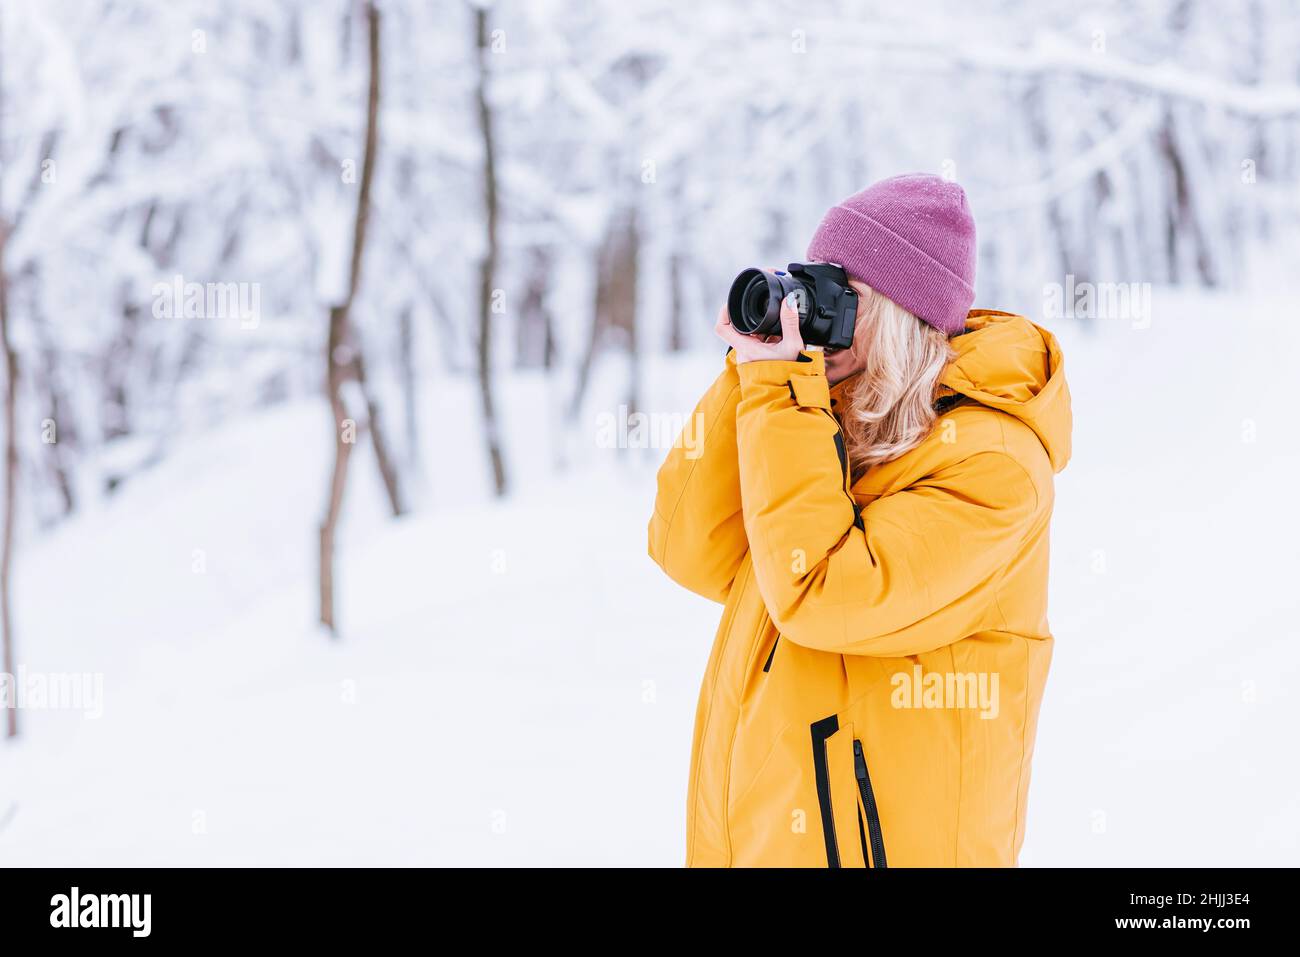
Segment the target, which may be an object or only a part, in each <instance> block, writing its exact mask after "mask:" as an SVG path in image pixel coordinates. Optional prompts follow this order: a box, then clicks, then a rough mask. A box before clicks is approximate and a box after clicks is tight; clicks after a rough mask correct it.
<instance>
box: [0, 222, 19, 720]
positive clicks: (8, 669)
mask: <svg viewBox="0 0 1300 957" xmlns="http://www.w3.org/2000/svg"><path fill="white" fill-rule="evenodd" d="M8 239H9V228H8V226H7V224H6V223H5V222H4V221H3V220H0V351H2V352H3V354H4V363H5V398H4V418H5V451H4V473H5V497H4V523H5V527H4V539H3V542H2V543H0V630H3V632H4V673H5V674H7V675H12V674H14V673H15V671H14V621H13V610H12V607H11V603H10V594H9V588H10V580H11V579H12V577H13V560H14V512H15V507H14V505H15V500H16V498H17V494H18V435H17V431H16V429H17V418H18V417H17V412H16V409H17V404H18V354H17V353H16V352H14V348H13V344H12V342H11V341H10V338H9V282H8V279H7V277H6V276H5V265H4V250H5V243H6V242H7V241H8ZM11 704H13V702H11ZM5 715H6V719H5V733H6V734H7V735H8V736H9V737H11V738H14V737H17V736H18V708H17V707H9V708H6V709H5Z"/></svg>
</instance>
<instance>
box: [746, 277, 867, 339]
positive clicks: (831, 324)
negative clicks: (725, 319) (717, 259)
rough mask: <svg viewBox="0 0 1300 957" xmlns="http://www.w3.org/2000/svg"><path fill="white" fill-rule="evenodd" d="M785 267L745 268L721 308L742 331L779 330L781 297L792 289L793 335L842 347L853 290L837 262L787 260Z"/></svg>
mask: <svg viewBox="0 0 1300 957" xmlns="http://www.w3.org/2000/svg"><path fill="white" fill-rule="evenodd" d="M786 268H787V270H788V271H787V272H784V273H782V272H777V273H770V272H765V271H764V270H762V269H746V270H744V271H743V272H742V273H741V274H740V275H739V276H737V277H736V279H735V281H734V282H733V283H732V284H731V292H730V293H729V294H728V296H727V312H728V313H730V315H731V325H732V326H733V327H735V329H736V331H737V332H739V333H741V334H743V335H746V336H774V335H780V333H781V300H783V299H784V298H785V297H786V296H788V295H789V294H790V293H792V292H793V293H795V300H796V301H797V302H798V304H799V306H798V312H799V334H800V335H801V336H803V341H804V343H805V344H807V345H810V346H824V347H826V348H828V349H847V348H848V347H849V346H850V345H852V344H853V325H854V322H855V321H856V320H857V317H858V294H857V293H856V292H854V291H853V287H852V286H850V285H849V277H848V276H847V275H845V272H844V269H843V267H842V266H837V265H835V264H834V263H790V265H789V266H788V267H786Z"/></svg>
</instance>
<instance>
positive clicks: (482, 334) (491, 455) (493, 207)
mask: <svg viewBox="0 0 1300 957" xmlns="http://www.w3.org/2000/svg"><path fill="white" fill-rule="evenodd" d="M474 43H475V46H476V48H477V51H478V85H477V88H476V90H475V100H476V102H477V105H478V124H479V132H480V133H481V134H482V137H483V201H484V206H485V207H486V209H485V213H486V215H485V217H484V219H485V221H486V224H487V248H486V250H485V251H484V254H483V262H482V263H481V264H480V266H479V289H478V299H479V320H478V382H479V397H480V400H481V402H482V406H483V432H484V437H485V438H486V440H487V452H488V460H489V461H490V462H491V464H492V483H493V489H494V491H495V492H496V494H497V496H498V497H501V496H503V495H505V494H506V488H507V485H506V466H505V458H504V456H503V455H502V452H501V430H500V427H499V425H498V422H497V413H496V400H495V397H494V396H493V393H492V290H493V288H494V287H493V277H494V276H495V274H496V269H497V258H498V255H499V249H498V237H497V219H498V203H497V171H496V144H495V142H494V140H493V136H492V108H491V106H490V105H489V104H488V96H487V87H488V56H489V53H490V51H489V49H488V25H487V11H486V10H484V9H483V8H482V7H475V9H474Z"/></svg>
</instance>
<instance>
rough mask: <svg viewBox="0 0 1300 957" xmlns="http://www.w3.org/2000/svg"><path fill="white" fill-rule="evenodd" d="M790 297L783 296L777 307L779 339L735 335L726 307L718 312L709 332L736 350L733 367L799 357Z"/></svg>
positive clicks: (800, 341)
mask: <svg viewBox="0 0 1300 957" xmlns="http://www.w3.org/2000/svg"><path fill="white" fill-rule="evenodd" d="M793 296H794V293H791V294H790V295H789V296H786V297H785V299H784V300H783V301H782V303H781V337H780V338H777V337H775V336H762V337H760V336H746V335H743V334H742V333H739V332H737V331H736V329H735V327H734V326H732V324H731V316H730V314H729V313H728V312H727V307H726V306H723V307H722V309H720V310H719V311H718V322H717V325H715V326H714V327H713V331H714V332H716V333H717V334H718V338H719V339H721V340H722V341H723V342H725V343H726V344H727V345H729V346H731V348H733V349H735V350H736V364H737V365H740V364H741V363H743V362H756V361H761V360H764V359H785V360H791V359H796V358H798V357H799V353H800V352H801V351H802V350H803V349H804V348H805V347H804V344H803V336H801V335H799V313H797V312H795V310H794V306H793V304H792V303H791V301H790V300H791V298H792V297H793Z"/></svg>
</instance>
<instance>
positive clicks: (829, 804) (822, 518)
mask: <svg viewBox="0 0 1300 957" xmlns="http://www.w3.org/2000/svg"><path fill="white" fill-rule="evenodd" d="M808 257H809V259H815V260H820V261H824V262H835V263H839V264H840V265H842V266H843V267H844V268H845V271H846V272H847V273H848V275H849V277H850V280H851V281H852V282H853V284H854V287H855V288H856V289H857V291H858V293H859V309H858V318H857V327H856V331H855V335H854V340H853V345H852V347H851V348H850V349H846V350H843V351H840V352H836V353H832V354H824V353H823V352H821V351H818V350H816V349H811V348H804V346H803V343H802V341H801V340H800V338H799V328H798V321H797V317H796V315H795V313H794V312H793V310H791V309H790V308H789V307H788V306H787V307H786V308H784V309H783V310H782V336H781V338H780V339H779V340H778V341H771V342H763V341H759V340H758V339H755V338H751V337H746V336H743V335H740V334H739V333H737V332H736V331H735V330H734V329H733V328H732V327H731V325H730V322H729V321H728V318H727V314H726V310H725V309H724V310H723V312H722V314H721V315H720V317H719V320H718V326H717V332H718V334H719V335H720V336H721V337H722V338H723V340H725V341H726V342H727V343H728V344H729V345H730V346H731V347H732V348H731V351H730V352H729V354H728V356H727V360H726V367H725V369H724V370H723V372H722V374H721V375H720V376H719V377H718V380H717V381H716V382H715V383H714V384H713V386H712V387H711V388H710V389H709V391H708V392H707V393H706V394H705V396H704V398H703V399H702V400H701V402H700V405H699V407H698V409H697V412H698V413H700V414H702V415H703V420H702V421H703V422H704V423H705V426H706V429H707V431H706V432H705V438H704V442H703V448H702V449H695V450H693V452H692V453H691V454H687V452H686V451H685V450H684V449H683V448H681V447H678V448H674V449H673V451H672V452H671V453H670V454H669V456H668V459H667V461H666V462H665V463H664V465H663V467H662V469H661V470H660V472H659V487H658V495H657V497H656V500H655V511H654V516H653V518H652V519H651V521H650V554H651V557H653V558H654V560H655V561H656V562H657V563H658V564H659V565H660V566H661V567H662V568H663V570H664V571H665V572H666V573H667V574H668V575H669V576H670V577H671V578H672V579H673V580H675V581H677V582H678V583H679V584H681V585H683V586H685V587H687V588H689V589H691V590H692V591H695V592H698V593H699V594H701V595H704V596H706V597H708V598H711V599H714V600H715V601H719V602H722V603H723V604H724V605H725V609H724V611H723V614H722V623H721V625H720V626H719V629H718V634H717V638H716V639H715V642H714V646H713V652H712V654H711V656H710V658H709V664H708V668H707V670H706V672H705V676H704V683H703V687H702V689H701V692H700V701H699V710H698V712H697V715H696V721H695V740H694V747H693V751H692V757H691V772H690V788H689V795H688V806H687V863H688V864H690V865H694V866H754V865H759V866H823V867H824V866H830V867H862V866H871V867H885V866H888V865H892V866H899V865H902V866H997V865H1014V864H1015V863H1016V858H1017V855H1018V853H1019V851H1020V846H1021V843H1022V842H1023V840H1024V825H1025V807H1026V799H1027V794H1028V789H1029V765H1030V757H1031V755H1032V752H1033V744H1034V730H1035V726H1036V723H1037V716H1038V706H1039V702H1040V700H1041V697H1042V692H1043V685H1044V682H1045V681H1046V678H1047V669H1048V663H1049V661H1050V659H1051V653H1052V637H1051V634H1050V633H1049V631H1048V625H1047V615H1046V609H1047V564H1048V522H1049V520H1050V518H1051V513H1052V502H1053V491H1052V486H1053V474H1054V473H1055V472H1059V471H1060V470H1061V469H1062V468H1063V467H1064V466H1065V463H1066V461H1067V460H1068V458H1069V455H1070V397H1069V392H1068V390H1067V388H1066V385H1065V379H1064V378H1063V374H1062V358H1061V352H1060V349H1059V348H1058V347H1057V344H1056V340H1055V339H1054V338H1053V337H1052V336H1051V335H1050V334H1049V333H1048V332H1046V331H1045V330H1043V329H1041V328H1039V327H1038V326H1036V325H1034V324H1033V323H1031V322H1029V321H1028V320H1027V319H1024V318H1022V317H1020V316H1015V315H1011V314H1009V313H1003V312H994V311H990V310H975V311H968V310H969V309H970V306H971V303H972V302H973V300H974V280H975V227H974V223H973V221H972V220H971V216H970V212H969V209H968V207H967V204H966V196H965V193H964V192H963V191H962V189H961V188H960V187H959V186H957V185H955V184H953V183H949V182H946V181H945V180H942V179H940V178H938V177H934V176H926V175H908V176H899V177H895V178H893V179H888V180H885V181H883V182H880V183H877V184H876V185H874V186H872V187H870V188H868V189H866V190H864V191H863V192H861V193H858V194H856V195H854V196H852V197H850V198H848V199H846V200H845V201H844V202H842V203H841V204H839V205H838V206H836V207H834V208H833V209H831V210H830V211H829V212H828V213H827V214H826V216H825V218H824V219H823V220H822V223H821V225H820V226H819V227H818V229H817V233H816V235H815V236H814V237H813V240H812V243H811V245H810V246H809V249H808ZM693 421H700V420H696V419H693Z"/></svg>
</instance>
